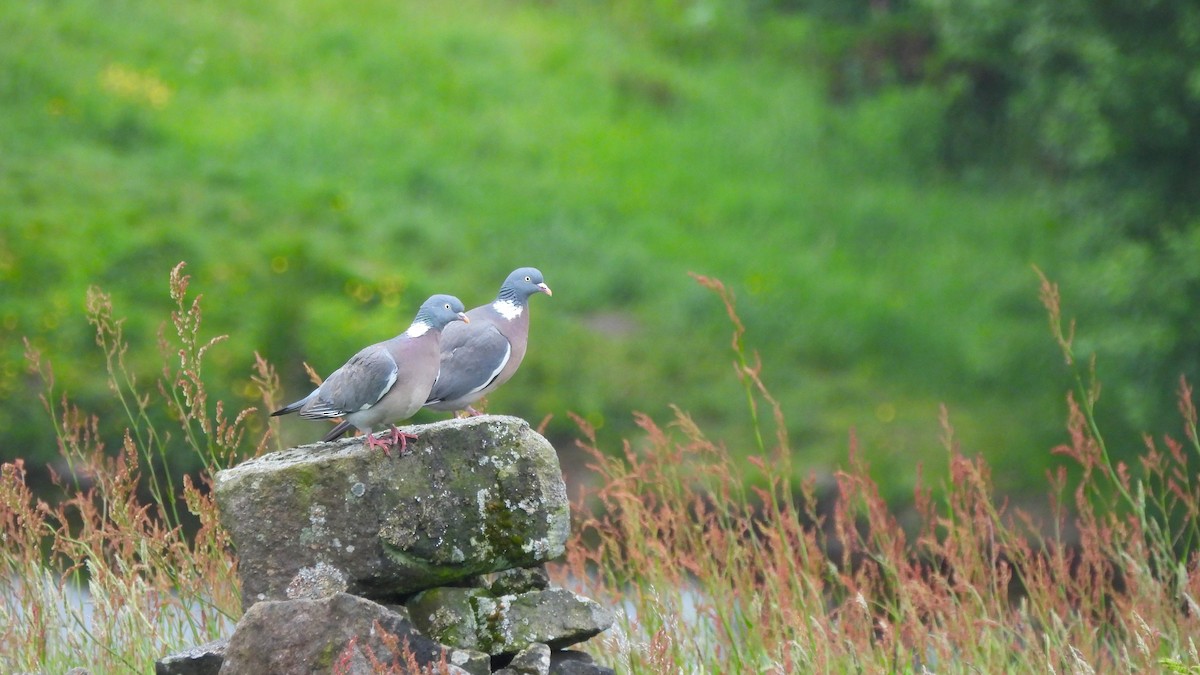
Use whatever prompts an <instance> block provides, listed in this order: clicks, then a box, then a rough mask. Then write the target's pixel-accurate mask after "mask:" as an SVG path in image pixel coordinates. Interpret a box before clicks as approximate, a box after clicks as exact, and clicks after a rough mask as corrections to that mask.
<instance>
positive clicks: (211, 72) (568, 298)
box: [0, 0, 1069, 496]
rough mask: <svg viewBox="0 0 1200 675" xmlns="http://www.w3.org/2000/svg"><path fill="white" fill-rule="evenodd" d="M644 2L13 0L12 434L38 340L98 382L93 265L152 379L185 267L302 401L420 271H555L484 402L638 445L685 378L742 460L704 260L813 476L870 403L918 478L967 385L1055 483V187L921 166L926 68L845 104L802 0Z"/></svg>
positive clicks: (23, 445)
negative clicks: (696, 4) (575, 421)
mask: <svg viewBox="0 0 1200 675" xmlns="http://www.w3.org/2000/svg"><path fill="white" fill-rule="evenodd" d="M651 6H652V5H646V6H642V5H640V4H639V3H615V4H614V5H612V6H596V5H592V4H590V3H577V2H562V3H527V2H504V3H494V2H482V1H476V0H468V1H466V2H458V3H414V2H396V1H394V0H393V1H390V2H380V1H378V0H364V1H363V2H358V3H351V4H345V3H334V2H329V1H325V0H312V1H306V2H302V3H295V2H282V1H280V0H266V1H263V2H255V3H249V2H235V1H223V2H217V3H199V4H197V3H184V4H179V3H171V4H164V3H146V2H135V1H131V0H130V1H117V2H100V1H92V0H69V1H65V2H29V3H8V4H6V5H5V6H4V7H3V8H0V32H2V33H3V34H4V35H6V36H9V38H8V39H6V40H4V41H0V244H2V245H0V283H2V284H3V288H4V293H3V299H2V300H0V326H2V331H3V333H2V338H3V351H2V353H0V360H2V362H0V396H2V397H3V399H4V400H5V401H7V402H8V404H7V405H5V406H4V407H3V410H0V429H2V430H3V431H0V447H3V448H4V450H3V451H2V453H0V454H3V455H4V456H5V457H9V456H26V457H32V458H40V459H42V460H43V461H46V460H48V459H49V458H50V457H51V456H52V455H53V454H54V447H53V435H52V433H50V431H49V430H47V429H46V428H45V427H46V424H45V423H44V422H43V419H44V417H43V416H42V415H41V414H40V412H39V408H40V404H39V403H38V401H37V399H36V391H34V390H33V389H32V388H31V387H32V384H33V383H32V382H31V380H30V379H29V377H28V376H27V375H26V374H25V373H24V370H23V365H22V359H21V354H22V346H21V341H20V338H21V336H28V337H29V338H30V339H31V340H32V341H33V342H34V344H36V345H38V346H39V347H41V348H42V349H44V351H45V352H46V354H47V356H48V357H49V358H50V359H51V360H52V361H53V362H54V363H55V365H56V368H57V371H58V374H59V380H60V385H61V386H62V388H63V389H65V390H66V391H68V392H69V393H70V394H72V395H73V396H74V397H75V398H76V399H77V400H78V401H79V402H80V403H82V404H83V405H84V406H85V407H87V408H89V409H94V410H97V411H100V412H103V411H105V410H106V407H105V406H111V403H109V402H108V400H107V397H106V392H105V391H104V385H103V380H102V378H101V377H100V376H99V374H100V370H101V368H102V362H101V360H100V358H99V356H98V355H97V354H96V353H95V350H94V347H93V345H92V339H91V336H90V330H89V327H88V326H87V324H86V321H85V318H84V312H83V299H84V293H85V289H86V288H87V287H88V286H89V285H92V284H95V285H98V286H100V287H102V288H104V289H105V290H107V291H109V292H111V293H113V295H114V300H115V303H116V310H117V312H118V314H124V315H126V316H127V317H128V322H127V323H126V326H125V329H126V332H127V335H128V336H129V338H130V340H131V342H132V343H133V352H132V353H131V354H130V359H131V360H133V361H134V363H135V367H136V368H137V369H138V370H139V371H140V372H142V373H143V374H144V375H143V377H144V378H145V379H146V380H147V381H149V380H150V379H151V378H153V377H154V376H155V374H156V373H157V369H158V366H157V365H156V364H157V363H158V360H159V355H158V354H157V350H156V348H155V340H154V333H155V330H156V329H157V326H158V322H159V321H160V320H161V317H163V316H165V313H166V311H168V309H169V307H170V301H169V298H168V297H167V294H166V279H167V272H168V270H169V269H170V268H171V266H172V265H174V264H175V263H176V262H178V261H179V260H186V261H187V262H188V263H189V267H188V272H189V273H190V274H191V275H192V276H193V288H194V289H196V290H198V291H200V292H202V293H203V294H204V300H203V303H204V306H205V308H206V313H205V320H206V330H207V331H209V332H210V334H217V333H229V334H230V335H231V339H230V341H229V343H228V344H226V345H222V346H221V347H220V348H219V349H217V350H215V351H214V352H213V356H212V359H213V360H212V361H211V365H210V368H212V370H210V371H209V373H208V377H209V379H210V381H212V385H211V387H212V389H213V390H214V392H216V393H224V394H225V395H226V396H228V397H233V398H236V399H238V400H242V401H243V402H244V403H245V404H246V405H249V404H251V403H253V396H252V392H251V390H250V388H249V387H248V378H249V374H250V363H251V360H252V353H253V352H254V351H255V350H257V351H259V352H261V353H262V354H263V355H264V356H265V357H266V358H267V359H269V360H270V361H271V362H273V363H274V364H275V365H276V366H277V367H278V368H279V370H280V373H281V374H282V376H283V377H284V385H285V390H286V391H287V393H288V396H289V397H293V396H299V395H301V394H303V393H304V392H306V391H307V389H306V386H307V383H306V381H305V378H304V375H303V372H302V369H301V367H300V363H301V361H307V362H308V363H310V364H312V365H313V366H314V367H315V368H316V369H317V370H318V371H320V372H322V373H328V372H329V371H330V370H332V369H333V368H334V367H336V366H337V365H339V364H341V363H342V362H343V361H344V360H345V358H347V357H348V356H349V355H350V354H352V353H353V352H354V351H355V350H356V349H357V348H359V347H360V346H362V345H364V344H366V343H368V342H371V341H376V340H379V339H382V338H385V337H387V336H390V335H392V334H394V333H395V332H396V331H398V330H399V329H401V328H403V327H404V326H405V325H407V321H408V319H409V318H410V317H411V313H412V312H413V311H414V309H415V307H416V306H417V304H418V303H419V302H420V301H421V300H422V299H423V298H424V297H425V296H426V295H428V294H429V293H433V292H451V293H455V294H457V295H459V296H460V297H462V298H463V300H464V301H465V302H466V303H467V304H468V305H476V304H481V303H483V302H485V301H487V300H489V299H490V298H491V297H492V296H493V295H494V293H495V290H496V287H497V286H498V284H499V282H500V280H501V279H502V278H503V276H504V275H505V274H506V273H507V272H508V271H509V270H511V269H512V268H514V267H517V266H520V265H536V266H538V267H540V268H541V269H542V270H543V271H544V272H545V274H546V279H547V281H548V283H549V284H550V285H551V287H552V288H553V289H554V291H555V295H554V297H553V298H552V299H535V300H534V303H533V304H534V307H533V310H532V311H533V314H534V334H533V345H532V347H531V351H530V355H529V356H528V357H527V359H526V361H525V365H524V366H523V367H522V371H521V373H519V374H518V376H517V377H516V378H515V379H514V380H513V381H512V382H511V383H510V384H509V385H507V386H506V388H505V389H503V390H501V391H500V392H498V393H497V394H496V395H494V396H493V397H492V400H491V401H490V410H492V411H494V412H505V413H512V414H518V415H522V416H525V417H527V418H529V419H531V420H533V421H534V422H535V423H536V422H537V420H540V419H542V418H543V417H544V416H545V415H547V414H552V415H554V416H555V418H554V421H553V422H552V423H551V426H550V428H549V432H550V434H551V435H552V437H554V438H555V439H556V440H557V441H558V442H559V445H560V447H561V446H562V445H564V444H569V439H571V438H573V436H574V430H573V427H572V425H571V424H570V422H569V421H568V419H567V416H566V413H567V412H568V411H574V412H577V413H579V414H581V415H583V416H584V417H585V418H587V419H588V420H590V421H592V422H593V423H596V424H598V425H599V426H601V434H602V435H611V436H612V437H617V436H620V435H622V434H624V433H626V432H628V431H629V430H630V429H631V428H632V424H631V420H630V412H631V411H633V410H641V411H647V412H650V413H652V414H658V413H661V412H662V411H663V410H664V409H665V408H666V407H667V405H668V404H671V403H677V404H679V405H680V406H681V407H683V408H684V409H685V410H689V411H690V412H691V413H692V414H693V415H694V416H695V417H697V418H698V419H700V420H702V421H703V423H704V424H703V425H704V427H705V428H706V429H708V430H710V431H711V432H712V434H713V436H714V437H724V438H726V439H727V440H728V443H729V444H730V446H731V447H732V448H733V449H734V451H735V453H737V452H749V448H750V447H751V445H752V444H751V442H750V437H749V430H748V426H747V425H746V412H745V409H744V402H743V401H744V398H743V397H742V395H741V393H740V389H739V386H738V383H737V382H736V380H735V379H734V377H733V373H732V369H731V368H730V366H729V364H730V362H731V360H732V356H731V354H730V353H729V351H728V336H729V332H730V329H729V326H728V325H727V323H726V321H725V316H724V312H723V310H722V308H721V307H720V304H719V302H718V301H717V300H716V298H714V297H713V296H712V295H711V294H709V293H708V292H707V291H704V290H703V289H701V288H699V287H698V286H696V285H695V284H694V283H693V282H692V281H691V280H690V279H689V278H688V277H687V272H689V271H694V272H697V273H700V274H705V275H710V276H716V277H720V278H721V279H723V280H724V281H725V282H726V283H728V284H729V285H730V286H731V287H732V288H734V289H735V291H737V292H738V293H739V310H740V311H741V313H742V316H743V319H744V320H745V321H746V324H747V327H748V330H749V334H748V337H747V339H748V342H749V344H750V346H751V347H752V348H756V349H758V350H760V351H761V354H762V357H763V361H764V363H765V364H766V369H765V373H766V374H765V379H766V381H767V383H768V384H769V385H770V386H771V387H772V389H773V390H774V392H775V393H776V394H777V395H778V396H779V398H780V400H781V402H782V403H783V407H784V410H785V412H786V413H787V415H788V420H789V424H790V425H791V429H790V432H791V434H792V437H793V441H794V442H793V445H794V446H795V447H799V448H803V449H804V450H803V452H804V457H803V459H802V461H800V462H798V463H797V464H798V466H801V467H803V469H804V470H805V472H807V470H808V469H815V470H817V471H819V472H820V471H823V470H826V469H827V468H828V467H830V466H833V465H835V464H837V463H839V462H841V461H842V460H843V458H844V456H845V452H846V439H847V435H848V433H849V430H850V429H851V428H853V429H854V430H855V431H856V433H857V435H858V436H859V438H860V439H861V440H862V441H863V447H864V448H865V451H866V452H867V456H868V457H869V458H870V460H871V461H872V462H873V464H874V466H875V467H876V468H877V470H879V471H880V472H882V473H884V474H885V475H889V476H890V477H891V480H889V481H888V482H887V485H888V488H889V489H891V490H894V493H893V496H905V495H907V494H908V491H909V487H910V486H911V484H912V482H913V476H914V474H915V466H916V464H917V462H918V461H925V462H927V463H929V462H932V463H940V462H943V461H944V450H942V449H941V447H940V445H939V443H938V433H939V432H938V405H939V404H940V403H941V402H945V403H946V404H947V405H948V406H949V408H950V411H951V414H952V416H953V418H954V422H955V425H956V428H957V431H958V435H959V437H960V439H961V440H962V441H963V442H964V444H966V445H967V446H968V447H970V448H974V449H977V450H978V451H980V452H983V453H984V454H985V455H987V456H988V458H989V461H990V462H991V463H992V464H993V466H994V467H995V469H996V471H997V483H998V485H999V486H1000V488H1001V489H1002V490H1020V489H1022V488H1023V487H1025V486H1027V485H1028V484H1029V483H1030V482H1031V481H1032V482H1034V483H1035V484H1036V485H1040V484H1041V481H1040V478H1035V477H1034V476H1033V475H1031V472H1033V474H1034V475H1038V476H1040V473H1041V467H1044V466H1045V465H1046V462H1048V458H1047V453H1046V450H1047V448H1048V447H1049V446H1050V445H1051V444H1053V443H1054V442H1055V440H1056V439H1057V437H1058V435H1059V434H1058V431H1057V430H1058V429H1059V428H1060V427H1061V421H1060V420H1061V411H1062V410H1063V409H1064V406H1063V405H1062V403H1061V400H1062V392H1063V391H1064V390H1065V375H1064V374H1062V373H1061V372H1060V370H1059V369H1058V368H1057V366H1058V364H1057V361H1056V358H1057V356H1056V353H1057V352H1056V348H1055V346H1054V344H1053V343H1052V341H1051V340H1050V338H1049V336H1048V333H1047V331H1046V328H1045V325H1046V324H1045V318H1044V316H1043V313H1042V310H1041V308H1040V305H1039V304H1038V301H1037V292H1036V289H1037V285H1036V277H1035V276H1034V274H1033V272H1032V271H1031V267H1030V266H1031V265H1032V264H1038V265H1041V266H1043V267H1045V268H1047V270H1048V271H1049V272H1050V274H1051V276H1054V273H1055V265H1056V262H1057V261H1059V260H1061V259H1062V258H1063V257H1064V256H1066V255H1067V254H1069V250H1068V249H1067V247H1068V244H1069V242H1068V241H1067V236H1066V233H1065V230H1066V229H1068V228H1065V227H1064V226H1063V225H1062V224H1061V223H1059V222H1057V220H1056V218H1055V216H1054V215H1053V212H1052V210H1051V209H1050V208H1049V207H1048V206H1047V205H1046V203H1045V200H1044V199H1042V198H1041V197H1039V194H1038V191H1037V190H1036V189H1032V186H1030V185H1029V184H1027V183H1026V182H1024V181H1022V180H1020V179H1019V178H1013V177H1011V176H1009V177H1006V178H1005V179H1003V180H1001V179H994V177H983V178H980V179H974V180H971V179H952V178H949V177H947V176H945V175H943V174H941V173H939V172H938V171H937V170H936V169H935V168H933V167H934V166H935V157H934V156H935V154H936V152H937V150H936V146H937V140H936V138H937V136H936V133H935V130H934V129H933V128H931V124H932V123H933V122H935V121H936V120H937V118H938V115H937V114H936V113H937V112H938V110H939V106H940V105H941V101H940V99H939V97H938V96H937V95H936V94H935V93H934V92H932V91H929V90H925V89H922V88H915V89H908V90H903V91H899V90H898V91H895V92H887V93H885V94H883V95H880V96H878V97H875V98H872V99H869V100H862V101H859V102H857V103H855V104H854V105H852V106H835V105H833V104H831V103H829V102H827V100H826V97H825V94H824V85H823V83H822V82H821V80H820V78H819V77H818V76H817V75H816V74H815V70H814V69H813V68H812V67H811V65H810V64H809V63H808V62H807V61H806V59H805V57H804V54H805V47H804V46H805V44H807V43H808V42H809V41H811V40H812V39H814V36H813V35H812V31H813V27H812V26H810V25H809V24H808V23H806V21H805V19H804V18H803V17H801V16H798V15H786V14H781V15H772V16H769V17H765V18H764V19H763V21H762V22H761V23H759V24H756V25H755V26H754V27H748V26H746V25H743V24H740V23H737V22H734V21H731V22H729V23H725V24H721V23H720V22H715V23H714V22H710V23H705V22H704V21H700V20H699V19H697V18H696V17H683V18H680V17H675V16H673V15H662V16H659V15H654V16H648V15H647V12H649V11H650V10H648V9H647V7H651ZM647 18H649V19H653V20H654V21H657V22H658V23H654V22H651V23H650V24H649V25H648V26H647V24H646V23H645V22H644V21H643V20H645V19H647ZM664 26H665V28H664ZM102 418H104V419H105V420H106V422H113V421H115V420H116V418H115V417H114V416H113V415H102ZM418 419H419V420H426V419H432V417H426V416H425V414H424V413H423V414H422V417H420V418H418ZM319 431H320V428H319V427H316V426H314V425H311V424H304V423H296V424H287V425H285V432H286V434H287V436H286V440H287V441H288V442H307V441H311V440H314V439H315V438H316V437H317V435H318V433H319ZM108 433H111V434H114V435H113V438H114V439H115V438H118V436H116V435H115V434H116V433H118V431H117V430H116V429H115V428H114V429H109V430H108ZM742 448H745V450H744V451H743V450H741V449H742Z"/></svg>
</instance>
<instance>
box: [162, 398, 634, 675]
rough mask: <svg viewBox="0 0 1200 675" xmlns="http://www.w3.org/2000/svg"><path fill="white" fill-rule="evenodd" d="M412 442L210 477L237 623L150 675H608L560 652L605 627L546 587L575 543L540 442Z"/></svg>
mask: <svg viewBox="0 0 1200 675" xmlns="http://www.w3.org/2000/svg"><path fill="white" fill-rule="evenodd" d="M406 431H407V432H409V433H415V434H416V435H417V436H418V440H416V441H410V442H409V444H408V452H407V453H406V454H405V455H403V456H397V455H396V454H393V455H392V456H391V457H389V456H387V455H385V454H384V453H382V452H379V451H378V450H374V451H370V450H368V449H367V448H366V446H365V445H364V444H363V443H362V441H361V440H358V439H347V440H342V441H338V442H335V443H318V444H315V445H306V446H301V447H297V448H293V449H291V450H287V451H284V452H279V453H273V454H269V455H264V456H262V457H259V458H257V459H253V460H250V461H247V462H245V463H243V464H241V465H239V466H237V467H234V468H232V469H229V470H227V471H222V472H219V473H218V474H217V476H216V488H215V489H216V499H217V505H218V507H219V508H220V513H221V520H222V523H223V524H224V525H225V527H226V528H227V529H228V530H229V532H230V535H231V537H232V539H233V542H234V545H235V546H236V548H237V552H238V561H239V562H238V572H239V576H240V577H241V582H242V597H243V602H244V603H245V605H246V608H247V609H246V613H245V615H244V616H243V617H242V619H241V621H239V622H238V624H237V626H236V628H235V629H234V632H233V635H232V636H231V637H230V638H229V639H228V640H225V641H221V642H218V643H214V644H211V645H205V646H204V647H198V648H194V649H192V650H188V651H186V652H182V653H180V654H175V655H172V656H168V657H166V658H164V659H162V660H160V661H159V662H158V663H157V664H156V672H157V673H158V674H159V675H168V674H169V675H207V674H212V675H216V674H217V673H220V674H221V675H240V674H247V675H249V674H255V675H258V674H262V673H279V674H281V675H284V674H291V673H334V672H337V673H347V674H350V673H372V672H381V671H382V672H409V671H410V670H413V669H429V670H430V671H431V672H452V673H472V674H475V675H484V674H485V673H492V672H498V673H505V674H506V675H511V674H516V673H520V674H522V675H527V674H537V675H549V674H551V673H562V674H568V673H572V674H580V675H584V674H589V673H590V674H597V675H598V674H601V673H611V672H612V670H611V669H609V668H606V667H603V666H599V665H597V664H595V663H593V662H592V659H591V657H590V656H588V655H587V654H586V653H584V652H580V651H574V650H567V649H565V648H566V647H568V646H570V645H573V644H576V643H578V642H582V641H583V640H586V639H588V638H590V637H592V636H594V635H597V634H598V633H600V632H602V631H604V630H605V629H607V628H608V627H609V626H610V625H611V624H612V620H613V619H612V614H611V613H610V612H609V611H608V610H606V609H604V608H603V607H601V606H600V605H598V604H597V603H596V602H594V601H592V600H590V599H588V598H585V597H582V596H580V595H577V594H575V593H572V592H571V591H568V590H566V589H562V588H553V587H551V585H550V583H549V578H548V577H547V575H546V571H545V567H544V564H545V562H546V561H548V560H553V559H555V558H557V557H559V556H560V555H562V554H563V552H564V547H565V544H566V540H567V535H568V533H569V530H570V513H569V505H568V502H567V496H566V486H565V484H564V483H563V477H562V471H561V469H560V468H559V464H558V457H557V455H556V454H555V452H554V448H553V447H552V446H551V445H550V443H549V442H548V441H546V439H545V438H543V437H542V436H541V435H539V434H538V433H536V432H535V431H533V430H532V429H531V428H530V427H529V424H528V423H526V422H525V421H524V420H521V419H518V418H515V417H502V416H492V415H485V416H480V417H472V418H467V419H461V420H449V421H445V422H438V423H435V424H429V425H423V426H417V427H411V428H408V429H406ZM494 669H495V670H494Z"/></svg>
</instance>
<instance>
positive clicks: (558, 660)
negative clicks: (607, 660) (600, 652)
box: [550, 649, 616, 675]
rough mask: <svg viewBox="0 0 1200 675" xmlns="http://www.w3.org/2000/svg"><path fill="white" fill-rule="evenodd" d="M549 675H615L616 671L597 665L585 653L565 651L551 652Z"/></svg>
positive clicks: (589, 655)
mask: <svg viewBox="0 0 1200 675" xmlns="http://www.w3.org/2000/svg"><path fill="white" fill-rule="evenodd" d="M550 675H616V671H615V670H613V669H612V668H609V667H608V666H602V665H599V664H597V663H596V662H595V661H594V660H593V659H592V655H591V654H588V653H587V652H577V651H575V650H572V649H567V650H563V651H561V652H551V654H550Z"/></svg>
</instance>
